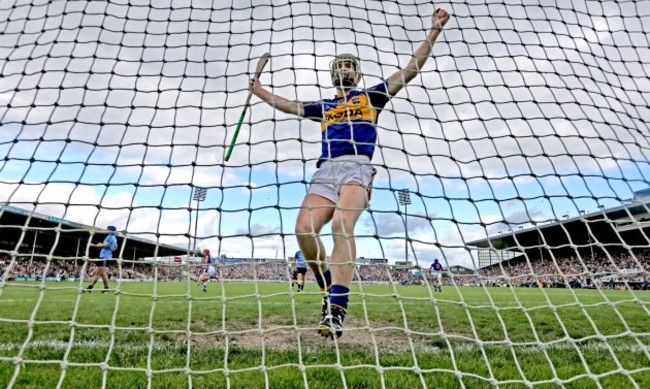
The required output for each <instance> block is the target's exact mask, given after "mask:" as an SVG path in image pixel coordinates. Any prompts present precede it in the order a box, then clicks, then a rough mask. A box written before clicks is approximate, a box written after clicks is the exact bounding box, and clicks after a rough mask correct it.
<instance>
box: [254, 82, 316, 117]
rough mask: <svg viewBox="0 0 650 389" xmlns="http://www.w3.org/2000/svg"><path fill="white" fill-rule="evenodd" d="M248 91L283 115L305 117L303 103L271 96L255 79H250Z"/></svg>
mask: <svg viewBox="0 0 650 389" xmlns="http://www.w3.org/2000/svg"><path fill="white" fill-rule="evenodd" d="M250 90H251V91H252V92H253V94H254V95H255V96H257V97H259V98H260V99H262V101H265V102H266V103H268V104H269V105H270V106H271V107H273V108H275V109H277V110H279V111H282V112H284V113H289V114H292V115H296V116H300V117H302V116H305V110H304V109H303V103H301V102H299V101H291V100H288V99H285V98H284V97H282V96H278V95H276V94H273V93H272V92H271V91H269V90H268V89H266V88H264V87H263V86H262V83H261V82H260V80H259V79H257V78H252V79H251V81H250Z"/></svg>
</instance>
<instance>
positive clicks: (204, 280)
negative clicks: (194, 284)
mask: <svg viewBox="0 0 650 389" xmlns="http://www.w3.org/2000/svg"><path fill="white" fill-rule="evenodd" d="M213 263H214V260H213V259H212V256H211V255H210V250H209V249H204V250H203V271H202V272H201V275H200V276H199V285H200V286H201V285H202V286H203V291H204V292H207V291H208V282H209V281H210V279H211V278H215V277H216V276H217V271H216V270H215V269H214V265H213Z"/></svg>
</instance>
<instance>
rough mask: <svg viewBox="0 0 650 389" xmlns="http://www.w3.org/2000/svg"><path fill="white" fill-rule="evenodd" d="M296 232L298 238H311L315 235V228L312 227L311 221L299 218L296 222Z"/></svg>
mask: <svg viewBox="0 0 650 389" xmlns="http://www.w3.org/2000/svg"><path fill="white" fill-rule="evenodd" d="M295 233H296V238H298V239H304V238H309V237H312V236H313V234H314V229H313V228H312V226H311V223H310V222H309V221H301V220H298V221H297V222H296V228H295Z"/></svg>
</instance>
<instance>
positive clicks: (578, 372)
mask: <svg viewBox="0 0 650 389" xmlns="http://www.w3.org/2000/svg"><path fill="white" fill-rule="evenodd" d="M116 285H117V284H116V283H113V286H116ZM78 287H79V284H78V283H69V282H65V283H48V284H45V285H44V287H42V286H41V284H39V283H35V282H31V283H30V282H14V283H7V284H4V286H3V288H2V289H0V328H1V330H0V387H7V386H13V387H16V388H49V387H57V385H60V387H63V388H76V387H80V386H84V387H101V386H102V385H104V384H105V386H106V387H109V388H124V387H134V388H139V387H147V386H149V385H150V386H151V387H155V388H171V387H188V386H190V385H191V386H192V387H198V388H202V387H209V388H212V387H228V386H229V387H233V388H240V387H241V388H263V387H265V386H269V387H273V388H275V387H281V388H304V387H307V386H308V387H309V388H328V389H329V388H338V387H343V386H344V385H345V386H347V387H351V388H375V387H388V388H415V387H429V388H456V387H463V386H465V387H470V388H473V387H479V388H481V387H491V386H493V385H494V384H496V385H497V386H499V387H504V388H518V387H526V385H527V384H533V385H534V386H536V387H541V388H551V387H568V388H596V387H599V386H601V387H635V386H636V387H641V388H643V387H650V314H649V311H650V293H648V292H629V291H628V292H622V291H605V292H600V291H593V290H575V291H573V292H572V291H569V290H562V289H545V290H540V289H507V288H489V289H484V288H453V287H446V288H445V290H444V292H443V293H434V292H432V291H430V290H429V289H428V288H424V287H416V286H409V287H397V288H393V287H392V286H368V285H364V286H362V287H358V286H357V287H354V288H353V290H352V292H353V293H354V295H353V296H352V298H351V304H350V307H349V312H348V316H347V318H346V323H345V329H346V332H345V334H344V335H343V337H342V338H340V339H339V340H338V341H336V342H334V341H331V340H326V339H322V338H320V337H319V336H318V334H317V333H316V325H317V322H318V320H319V319H320V318H319V312H320V300H321V299H320V296H319V292H318V290H317V288H316V286H314V285H309V286H308V287H306V288H305V293H302V294H295V295H293V294H290V289H289V287H288V286H287V285H285V284H257V285H256V284H254V283H240V284H235V283H232V284H229V283H225V284H221V283H212V284H210V287H209V290H208V292H207V293H203V292H201V290H200V289H199V288H198V287H196V286H195V285H194V283H189V284H188V283H184V282H170V283H162V282H161V283H146V282H141V283H122V284H120V285H119V293H118V294H115V293H107V294H102V293H100V291H99V290H95V291H93V293H91V294H82V293H80V292H79V288H78ZM98 287H101V283H100V284H98Z"/></svg>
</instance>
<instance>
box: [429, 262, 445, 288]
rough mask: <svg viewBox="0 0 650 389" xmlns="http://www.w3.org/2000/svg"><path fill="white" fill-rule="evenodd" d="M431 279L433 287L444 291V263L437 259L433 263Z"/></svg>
mask: <svg viewBox="0 0 650 389" xmlns="http://www.w3.org/2000/svg"><path fill="white" fill-rule="evenodd" d="M431 279H432V280H433V289H434V290H437V291H438V292H442V264H441V263H440V262H438V260H437V259H434V260H433V263H432V264H431Z"/></svg>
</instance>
